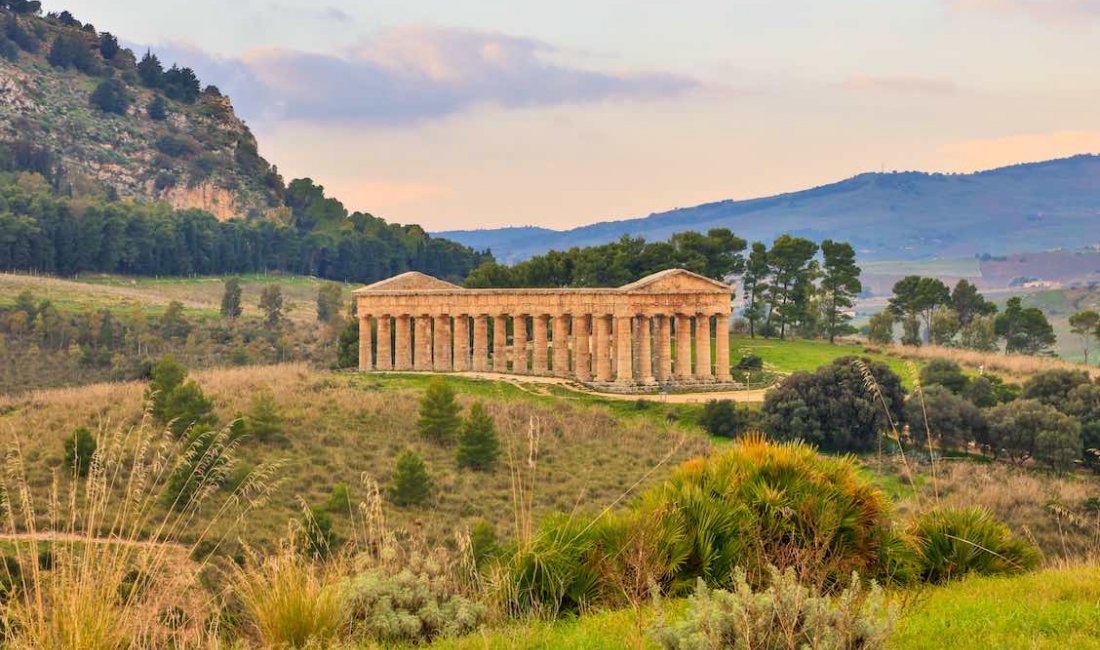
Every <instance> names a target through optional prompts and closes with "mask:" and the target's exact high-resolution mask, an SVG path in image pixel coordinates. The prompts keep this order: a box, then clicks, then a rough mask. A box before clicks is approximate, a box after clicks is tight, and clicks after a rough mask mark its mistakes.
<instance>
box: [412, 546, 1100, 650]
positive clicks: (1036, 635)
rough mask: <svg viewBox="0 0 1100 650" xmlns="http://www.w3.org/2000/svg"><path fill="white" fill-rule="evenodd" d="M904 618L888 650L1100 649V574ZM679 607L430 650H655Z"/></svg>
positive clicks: (572, 621)
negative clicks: (661, 623) (663, 623)
mask: <svg viewBox="0 0 1100 650" xmlns="http://www.w3.org/2000/svg"><path fill="white" fill-rule="evenodd" d="M893 598H894V600H895V601H897V602H898V603H899V605H900V607H901V610H902V616H901V618H900V620H899V622H898V624H897V626H896V628H895V632H894V635H893V636H892V637H891V639H890V642H889V643H888V645H887V647H888V648H889V649H890V650H938V649H940V648H958V649H960V650H962V649H968V648H973V649H975V650H980V649H986V648H998V649H999V650H1000V649H1003V650H1034V649H1039V648H1044V649H1045V648H1050V649H1054V648H1082V649H1084V648H1100V616H1098V609H1100V567H1096V566H1084V567H1081V566H1077V567H1067V568H1058V569H1046V570H1043V571H1039V572H1036V573H1031V574H1026V575H1023V576H1018V577H1011V578H1000V577H993V578H990V577H972V578H967V579H964V580H961V581H959V582H955V583H952V584H950V585H947V586H943V587H930V588H927V589H926V590H924V591H922V592H920V593H917V594H907V593H901V592H896V593H894V594H893ZM681 610H682V604H681V603H680V602H678V601H672V602H667V603H665V604H664V608H663V610H662V611H658V610H656V609H655V608H653V607H651V606H646V607H642V608H639V609H626V610H619V611H614V612H599V613H594V614H590V615H585V616H581V617H579V618H569V619H565V620H561V621H556V622H552V623H551V622H544V621H534V622H531V623H529V624H525V625H513V626H509V627H504V628H502V629H498V630H487V631H484V632H481V633H478V634H473V635H470V636H466V637H462V638H458V639H444V640H441V641H437V642H436V643H433V644H431V645H430V646H428V647H430V648H432V649H433V650H490V649H491V648H519V649H523V650H535V649H536V648H539V649H545V650H569V649H572V648H607V649H608V650H612V649H616V650H618V649H621V650H637V649H653V650H656V649H657V648H660V646H659V645H658V644H657V643H656V642H654V641H653V639H652V638H650V636H649V635H648V633H647V631H648V629H649V628H650V627H651V626H652V625H653V624H654V622H655V621H656V620H657V619H658V617H659V616H664V617H667V618H668V619H669V620H675V619H676V617H677V616H679V615H680V613H681Z"/></svg>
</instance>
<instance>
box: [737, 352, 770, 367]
mask: <svg viewBox="0 0 1100 650" xmlns="http://www.w3.org/2000/svg"><path fill="white" fill-rule="evenodd" d="M737 369H738V370H763V369H764V360H763V359H762V358H760V357H759V356H758V355H755V354H746V355H745V356H743V357H741V360H740V361H738V362H737Z"/></svg>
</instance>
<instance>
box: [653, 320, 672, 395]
mask: <svg viewBox="0 0 1100 650" xmlns="http://www.w3.org/2000/svg"><path fill="white" fill-rule="evenodd" d="M654 318H656V319H657V332H656V333H655V334H654V336H655V337H656V342H655V343H654V345H656V346H657V381H660V382H666V381H668V380H669V379H672V323H671V322H670V321H669V317H668V316H666V315H664V314H661V315H660V316H655V317H654Z"/></svg>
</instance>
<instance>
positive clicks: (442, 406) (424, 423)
mask: <svg viewBox="0 0 1100 650" xmlns="http://www.w3.org/2000/svg"><path fill="white" fill-rule="evenodd" d="M459 409H460V407H459V405H458V402H456V401H455V392H454V389H453V388H451V386H450V384H448V383H447V381H446V380H445V379H443V378H442V377H433V378H432V380H431V382H429V383H428V388H427V390H426V391H425V392H424V397H423V399H421V400H420V420H419V421H418V422H417V425H416V426H417V429H418V430H419V431H420V435H422V436H424V437H426V438H431V439H432V440H434V441H436V442H441V443H447V442H451V441H453V440H454V437H455V434H456V433H458V428H459V427H460V426H461V425H462V418H460V417H459V416H458V412H459Z"/></svg>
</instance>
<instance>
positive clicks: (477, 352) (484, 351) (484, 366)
mask: <svg viewBox="0 0 1100 650" xmlns="http://www.w3.org/2000/svg"><path fill="white" fill-rule="evenodd" d="M474 371H475V372H489V317H488V316H486V315H485V314H477V315H476V316H474Z"/></svg>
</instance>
